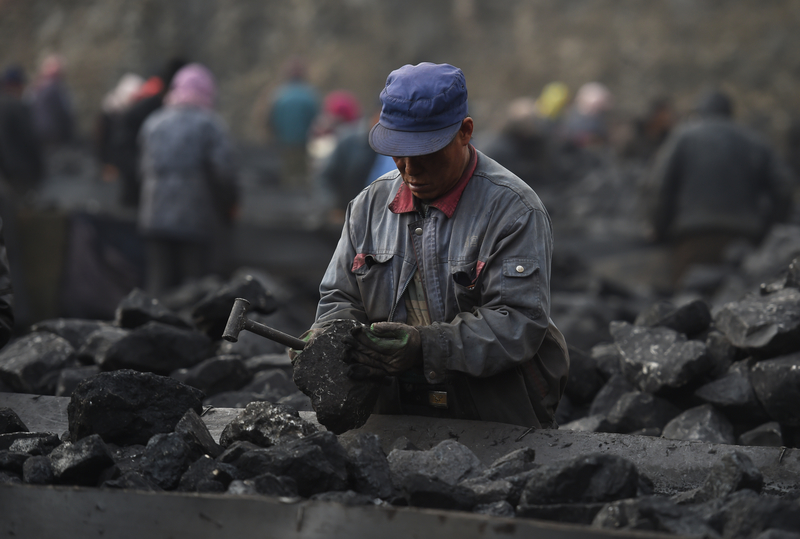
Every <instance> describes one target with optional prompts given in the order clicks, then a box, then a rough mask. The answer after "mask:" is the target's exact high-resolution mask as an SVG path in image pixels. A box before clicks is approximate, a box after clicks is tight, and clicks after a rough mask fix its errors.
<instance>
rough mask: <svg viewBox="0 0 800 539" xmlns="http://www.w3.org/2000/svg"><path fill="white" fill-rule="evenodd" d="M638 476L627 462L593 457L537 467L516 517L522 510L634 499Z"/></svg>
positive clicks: (600, 456)
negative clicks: (540, 506) (544, 506)
mask: <svg viewBox="0 0 800 539" xmlns="http://www.w3.org/2000/svg"><path fill="white" fill-rule="evenodd" d="M638 481H639V474H638V472H637V470H636V466H634V465H633V463H631V462H630V461H628V460H626V459H624V458H622V457H619V456H616V455H607V454H600V453H594V454H589V455H583V456H579V457H576V458H574V459H570V460H568V461H564V462H557V463H554V464H548V465H545V466H540V467H539V468H536V469H535V470H533V471H532V472H531V475H530V477H529V479H528V482H527V483H526V484H525V488H524V489H523V491H522V497H521V499H520V502H519V505H520V507H518V508H517V513H518V514H519V513H520V512H522V513H524V506H531V505H548V504H556V503H594V502H610V501H614V500H620V499H623V498H631V497H633V496H636V491H637V487H638Z"/></svg>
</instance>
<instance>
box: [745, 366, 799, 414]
mask: <svg viewBox="0 0 800 539" xmlns="http://www.w3.org/2000/svg"><path fill="white" fill-rule="evenodd" d="M750 377H751V380H752V382H753V389H754V390H755V392H756V396H757V397H758V400H759V401H760V402H761V404H762V405H763V406H764V409H765V410H766V412H767V414H768V415H769V417H770V418H772V419H773V420H775V421H778V422H780V423H783V424H786V425H791V426H795V427H796V426H800V414H798V413H797V403H798V402H800V353H797V354H791V355H788V356H783V357H779V358H775V359H768V360H766V361H759V362H758V363H756V364H755V365H753V367H752V369H751V370H750Z"/></svg>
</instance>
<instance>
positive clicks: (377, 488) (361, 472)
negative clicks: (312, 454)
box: [340, 432, 394, 499]
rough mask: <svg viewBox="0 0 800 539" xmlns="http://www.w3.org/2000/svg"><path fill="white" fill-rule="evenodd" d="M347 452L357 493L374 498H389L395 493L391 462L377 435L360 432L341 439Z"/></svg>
mask: <svg viewBox="0 0 800 539" xmlns="http://www.w3.org/2000/svg"><path fill="white" fill-rule="evenodd" d="M340 442H341V444H342V446H343V447H344V448H345V450H346V451H347V455H348V457H349V464H350V470H349V472H350V476H351V477H352V478H353V488H354V489H355V490H356V492H359V493H361V494H366V495H368V496H370V497H372V498H383V499H386V498H389V497H390V496H391V495H392V493H393V492H394V485H393V484H392V472H391V470H390V469H389V461H388V459H387V458H386V455H385V454H384V452H383V448H381V442H380V439H379V438H378V436H377V435H376V434H371V433H366V432H359V433H357V434H355V435H354V436H344V437H342V438H340Z"/></svg>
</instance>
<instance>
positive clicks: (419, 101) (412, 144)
mask: <svg viewBox="0 0 800 539" xmlns="http://www.w3.org/2000/svg"><path fill="white" fill-rule="evenodd" d="M381 103H382V107H381V115H380V118H379V120H378V123H377V124H375V126H374V127H373V128H372V130H371V131H370V132H369V145H370V146H372V149H373V150H375V151H376V152H378V153H379V154H383V155H391V156H394V157H411V156H415V155H426V154H429V153H433V152H436V151H439V150H441V149H442V148H444V147H445V146H447V145H448V144H449V143H450V141H451V140H453V137H455V135H456V133H457V132H458V130H459V128H460V127H461V122H462V121H463V120H464V118H466V117H467V115H468V110H467V83H466V80H465V79H464V73H462V71H461V70H460V69H458V68H457V67H454V66H451V65H450V64H432V63H430V62H423V63H421V64H419V65H415V66H412V65H404V66H403V67H401V68H400V69H396V70H394V71H392V72H391V73H390V74H389V77H388V78H387V79H386V87H385V88H384V89H383V91H382V92H381Z"/></svg>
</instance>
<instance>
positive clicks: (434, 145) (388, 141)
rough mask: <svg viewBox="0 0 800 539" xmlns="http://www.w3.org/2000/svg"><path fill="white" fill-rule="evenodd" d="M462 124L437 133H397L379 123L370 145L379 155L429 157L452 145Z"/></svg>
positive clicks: (372, 130)
mask: <svg viewBox="0 0 800 539" xmlns="http://www.w3.org/2000/svg"><path fill="white" fill-rule="evenodd" d="M462 122H463V120H459V122H458V123H455V124H453V125H451V126H448V127H445V128H443V129H437V130H436V131H397V130H394V129H387V128H386V127H384V126H382V125H381V124H380V123H377V124H375V125H374V126H373V127H372V129H371V130H370V132H369V145H370V146H372V149H373V150H375V151H376V152H377V153H379V154H382V155H389V156H392V157H413V156H416V155H427V154H429V153H433V152H438V151H439V150H441V149H442V148H444V147H445V146H447V145H448V144H450V141H451V140H453V137H455V136H456V133H458V130H459V129H460V128H461V124H462Z"/></svg>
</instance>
